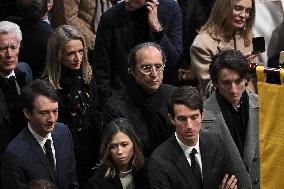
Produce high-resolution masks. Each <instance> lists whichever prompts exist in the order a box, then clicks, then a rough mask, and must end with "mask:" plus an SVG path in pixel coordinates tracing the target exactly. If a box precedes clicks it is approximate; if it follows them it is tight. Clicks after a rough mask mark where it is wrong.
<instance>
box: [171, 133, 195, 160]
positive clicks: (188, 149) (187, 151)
mask: <svg viewBox="0 0 284 189" xmlns="http://www.w3.org/2000/svg"><path fill="white" fill-rule="evenodd" d="M175 137H176V139H177V142H178V144H179V146H180V147H181V149H182V151H183V153H184V155H185V157H189V154H190V153H191V150H192V149H193V148H195V149H196V151H197V153H198V154H200V148H199V134H198V136H197V137H198V138H197V142H196V144H195V145H194V146H187V145H185V144H184V143H182V141H180V140H179V138H178V137H177V133H176V132H175Z"/></svg>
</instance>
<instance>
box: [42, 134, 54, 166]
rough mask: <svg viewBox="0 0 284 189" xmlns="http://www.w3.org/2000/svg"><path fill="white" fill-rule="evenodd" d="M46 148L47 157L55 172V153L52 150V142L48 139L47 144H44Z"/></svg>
mask: <svg viewBox="0 0 284 189" xmlns="http://www.w3.org/2000/svg"><path fill="white" fill-rule="evenodd" d="M44 147H45V155H46V157H47V159H48V161H49V163H50V165H51V167H52V170H54V171H55V163H54V158H53V153H52V149H51V140H50V139H47V140H46V141H45V144H44Z"/></svg>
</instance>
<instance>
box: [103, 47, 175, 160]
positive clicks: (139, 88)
mask: <svg viewBox="0 0 284 189" xmlns="http://www.w3.org/2000/svg"><path fill="white" fill-rule="evenodd" d="M128 60H129V62H128V63H129V74H130V78H131V79H130V81H129V83H128V85H127V87H126V88H124V89H122V90H121V91H120V92H118V93H117V94H115V95H113V96H112V97H111V98H110V99H109V100H108V101H107V103H106V105H105V107H104V111H103V114H104V123H105V124H107V123H108V122H110V121H112V120H114V119H115V118H118V117H124V118H126V119H128V120H129V121H130V122H131V124H132V125H133V126H134V129H135V131H136V134H137V135H138V137H139V138H140V139H141V141H140V142H141V147H142V152H143V155H144V156H145V157H146V158H147V157H149V156H150V155H151V153H152V151H153V150H154V149H155V148H156V147H157V146H158V145H159V144H161V143H162V142H163V141H164V140H166V139H167V138H168V137H169V136H170V135H171V133H172V131H173V128H172V126H171V124H170V121H169V118H168V109H167V104H168V98H169V96H170V95H171V93H172V92H173V91H174V90H175V87H174V86H171V85H167V84H162V79H163V71H164V68H165V62H166V57H165V54H164V52H163V51H162V49H161V47H160V46H159V45H158V44H156V43H153V42H147V43H142V44H140V45H137V46H136V47H134V48H133V49H132V50H131V52H130V54H129V59H128Z"/></svg>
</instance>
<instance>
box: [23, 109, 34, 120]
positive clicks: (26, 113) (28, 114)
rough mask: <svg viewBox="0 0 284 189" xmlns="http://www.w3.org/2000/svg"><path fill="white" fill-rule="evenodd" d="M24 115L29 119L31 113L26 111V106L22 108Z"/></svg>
mask: <svg viewBox="0 0 284 189" xmlns="http://www.w3.org/2000/svg"><path fill="white" fill-rule="evenodd" d="M23 112H24V115H25V116H26V118H27V119H31V117H32V114H31V113H30V112H29V111H28V109H27V108H24V109H23Z"/></svg>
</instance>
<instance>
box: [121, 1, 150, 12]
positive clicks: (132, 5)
mask: <svg viewBox="0 0 284 189" xmlns="http://www.w3.org/2000/svg"><path fill="white" fill-rule="evenodd" d="M124 2H125V5H126V9H127V10H129V11H134V10H137V9H139V8H141V7H143V6H144V5H145V4H146V0H124Z"/></svg>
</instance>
